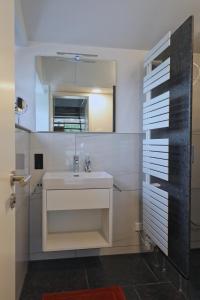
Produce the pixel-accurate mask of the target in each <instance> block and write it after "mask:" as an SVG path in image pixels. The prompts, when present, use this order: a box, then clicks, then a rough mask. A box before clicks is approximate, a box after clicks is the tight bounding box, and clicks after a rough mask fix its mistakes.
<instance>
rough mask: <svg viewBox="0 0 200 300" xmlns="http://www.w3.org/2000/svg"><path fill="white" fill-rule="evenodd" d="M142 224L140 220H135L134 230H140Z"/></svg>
mask: <svg viewBox="0 0 200 300" xmlns="http://www.w3.org/2000/svg"><path fill="white" fill-rule="evenodd" d="M142 228H143V225H142V223H141V222H135V231H136V232H137V231H142Z"/></svg>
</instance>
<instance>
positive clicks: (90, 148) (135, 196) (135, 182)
mask: <svg viewBox="0 0 200 300" xmlns="http://www.w3.org/2000/svg"><path fill="white" fill-rule="evenodd" d="M140 147H141V135H140V134H77V135H73V134H65V133H33V134H31V170H32V171H31V172H32V174H33V181H32V191H33V190H34V188H35V187H36V184H37V183H39V182H40V180H41V178H42V175H43V174H44V172H45V171H57V170H66V171H71V170H72V162H73V155H74V154H75V153H76V154H78V155H79V156H80V170H83V167H84V159H85V156H86V155H89V156H90V158H91V162H92V170H93V171H107V172H109V173H111V174H112V175H113V176H114V181H115V183H116V184H117V186H118V187H119V188H120V189H121V190H122V192H118V191H115V192H114V217H113V222H114V234H113V238H114V243H113V247H112V249H110V251H111V253H112V251H113V253H114V252H116V251H118V250H116V249H118V248H120V247H122V248H120V249H121V250H120V251H121V252H120V253H123V247H124V251H125V252H124V253H126V251H130V250H127V249H128V247H130V245H131V246H134V249H135V248H136V249H139V248H140V243H139V236H138V233H136V232H135V222H138V221H139V220H140V198H139V193H140V191H139V189H140V177H141V174H140ZM34 153H43V154H44V170H42V171H40V170H34V160H33V158H34V157H33V155H34ZM39 190H40V188H36V190H35V192H34V193H33V194H32V197H31V202H30V251H31V253H30V255H31V258H32V259H36V258H37V259H40V258H41V259H45V258H49V257H52V258H53V257H54V256H56V257H68V252H66V253H65V255H64V254H63V253H59V252H58V253H56V254H55V253H52V254H51V253H50V254H49V253H48V254H47V253H42V223H41V222H42V212H41V209H42V194H41V191H39ZM93 252H94V251H93ZM93 252H92V253H93ZM97 252H98V253H101V252H102V251H97ZM87 253H88V255H89V253H91V250H88V251H84V254H83V253H82V252H81V251H78V252H76V251H71V252H70V256H71V255H72V256H73V255H74V256H76V255H82V254H83V255H87ZM102 253H103V252H102Z"/></svg>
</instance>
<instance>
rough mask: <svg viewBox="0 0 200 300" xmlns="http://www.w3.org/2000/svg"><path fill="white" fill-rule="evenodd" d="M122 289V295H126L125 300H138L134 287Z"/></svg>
mask: <svg viewBox="0 0 200 300" xmlns="http://www.w3.org/2000/svg"><path fill="white" fill-rule="evenodd" d="M123 289H124V293H125V295H126V300H140V299H139V298H138V295H137V293H136V290H135V288H134V287H131V286H130V287H125V288H123Z"/></svg>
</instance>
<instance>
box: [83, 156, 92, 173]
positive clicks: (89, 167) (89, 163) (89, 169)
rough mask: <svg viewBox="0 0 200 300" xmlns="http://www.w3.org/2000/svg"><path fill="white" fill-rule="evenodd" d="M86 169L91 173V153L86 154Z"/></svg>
mask: <svg viewBox="0 0 200 300" xmlns="http://www.w3.org/2000/svg"><path fill="white" fill-rule="evenodd" d="M84 169H85V172H87V173H89V172H91V171H92V170H91V160H90V157H89V155H88V156H86V158H85V166H84Z"/></svg>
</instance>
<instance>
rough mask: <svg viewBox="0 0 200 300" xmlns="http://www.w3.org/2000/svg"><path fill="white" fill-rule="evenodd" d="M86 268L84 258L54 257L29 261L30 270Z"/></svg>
mask: <svg viewBox="0 0 200 300" xmlns="http://www.w3.org/2000/svg"><path fill="white" fill-rule="evenodd" d="M81 268H84V259H83V258H70V259H52V260H43V261H33V262H30V263H29V266H28V271H29V272H31V271H45V270H46V271H48V270H71V269H81Z"/></svg>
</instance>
